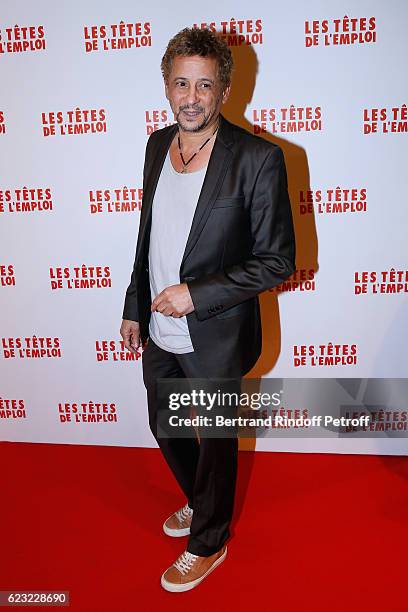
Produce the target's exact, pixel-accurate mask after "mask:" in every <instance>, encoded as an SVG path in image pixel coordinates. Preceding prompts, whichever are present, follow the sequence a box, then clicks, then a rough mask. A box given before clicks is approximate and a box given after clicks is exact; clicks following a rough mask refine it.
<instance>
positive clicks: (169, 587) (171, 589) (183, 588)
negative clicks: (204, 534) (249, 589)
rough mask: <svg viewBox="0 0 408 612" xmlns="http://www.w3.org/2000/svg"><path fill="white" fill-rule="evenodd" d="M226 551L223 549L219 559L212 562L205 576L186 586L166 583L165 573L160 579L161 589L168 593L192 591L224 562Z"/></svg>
mask: <svg viewBox="0 0 408 612" xmlns="http://www.w3.org/2000/svg"><path fill="white" fill-rule="evenodd" d="M227 550H228V549H227V547H225V551H224V552H223V553H222V555H221V557H218V559H217V560H216V561H214V563H213V564H212V566H211V567H210V568H209V569H208V570H207V571H206V572H205V574H203V576H201V577H200V578H196V580H192V581H191V582H187V583H186V584H173V583H172V582H168V581H167V580H166V579H165V578H164V574H165V573H166V572H164V573H163V574H162V577H161V579H160V583H161V585H162V587H163V589H165V590H166V591H169V592H170V593H184V591H190V590H191V589H194V587H196V586H198V585H199V584H200V582H202V581H203V580H204V578H206V577H207V576H208V575H209V574H211V572H212V571H213V570H215V568H216V567H218V566H219V565H220V564H221V563H222V562H223V561H224V559H225V557H226V556H227ZM166 571H167V570H166Z"/></svg>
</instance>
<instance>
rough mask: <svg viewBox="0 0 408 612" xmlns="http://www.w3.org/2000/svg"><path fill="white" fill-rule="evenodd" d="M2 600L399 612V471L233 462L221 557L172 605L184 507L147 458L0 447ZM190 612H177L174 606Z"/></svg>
mask: <svg viewBox="0 0 408 612" xmlns="http://www.w3.org/2000/svg"><path fill="white" fill-rule="evenodd" d="M0 448H1V464H2V470H1V506H0V519H1V522H0V525H1V531H2V537H1V568H0V570H1V573H0V590H9V589H20V590H30V589H32V590H34V589H35V590H41V589H46V590H47V589H48V590H67V591H70V596H71V606H70V608H71V609H72V610H81V611H82V610H83V611H95V612H96V611H98V612H100V611H104V610H112V611H114V612H128V611H129V612H131V611H132V612H133V611H138V610H143V611H145V610H151V611H152V612H153V611H156V610H160V611H162V610H163V611H164V610H166V611H172V610H177V611H181V610H183V609H185V610H191V611H195V610H199V611H201V610H207V611H210V612H211V611H215V610H222V609H225V610H248V612H250V611H252V610H257V609H258V610H263V609H265V610H268V611H269V610H275V611H276V612H292V611H296V612H298V611H299V612H300V611H301V612H309V611H310V612H320V611H322V612H323V611H324V612H336V611H342V612H344V610H346V611H347V612H350V611H354V610H359V611H366V610H367V611H370V612H377V611H378V612H380V611H381V612H396V611H406V610H408V596H407V594H406V591H405V586H406V570H407V551H408V523H407V519H408V459H407V458H404V457H374V456H357V455H349V456H342V455H323V454H322V455H318V454H316V455H300V454H289V453H252V452H241V453H240V464H239V487H238V492H237V503H236V511H235V520H234V524H233V537H232V538H231V540H230V541H229V551H228V552H229V554H228V557H227V559H226V561H225V563H223V564H222V565H221V566H220V567H219V568H218V569H216V570H215V572H214V573H213V574H212V575H211V576H209V577H208V579H207V580H205V581H204V582H203V583H202V584H201V585H200V586H199V587H197V588H196V589H194V590H193V591H191V592H189V593H183V594H172V593H167V592H165V591H163V590H162V589H161V587H160V583H159V578H160V574H161V573H162V571H163V570H164V569H166V567H167V566H168V565H170V564H171V563H172V562H173V561H174V560H175V558H176V557H177V556H178V554H179V553H181V552H182V550H183V544H184V542H185V541H186V539H184V538H180V539H177V540H176V539H170V538H168V537H166V536H165V535H164V534H163V533H162V531H161V524H162V522H163V520H164V519H165V518H166V517H167V516H168V515H169V514H170V513H171V512H173V511H174V510H175V509H177V508H178V507H180V505H182V504H184V503H185V500H184V499H183V497H182V496H181V495H180V493H179V491H178V489H177V487H176V484H175V482H174V481H173V477H172V475H171V474H170V472H169V470H168V468H167V466H166V465H165V464H164V461H163V459H162V457H161V454H160V451H158V450H156V449H131V448H118V447H95V446H94V447H91V446H89V447H84V446H69V445H46V444H14V443H1V446H0ZM184 605H185V606H187V607H186V608H183V607H182V606H184Z"/></svg>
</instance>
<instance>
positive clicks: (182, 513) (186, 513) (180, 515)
mask: <svg viewBox="0 0 408 612" xmlns="http://www.w3.org/2000/svg"><path fill="white" fill-rule="evenodd" d="M176 516H177V520H178V522H179V523H182V522H183V521H184V520H185V519H186V518H189V517H191V516H193V511H192V509H191V508H190V506H189V505H188V504H186V505H185V506H184V508H181V510H177V512H176Z"/></svg>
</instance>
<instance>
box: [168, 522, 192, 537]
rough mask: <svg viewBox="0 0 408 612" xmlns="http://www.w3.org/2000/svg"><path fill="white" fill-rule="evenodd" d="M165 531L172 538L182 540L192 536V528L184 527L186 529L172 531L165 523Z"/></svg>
mask: <svg viewBox="0 0 408 612" xmlns="http://www.w3.org/2000/svg"><path fill="white" fill-rule="evenodd" d="M163 531H164V533H165V534H166V535H168V536H170V537H171V538H181V537H183V536H186V535H189V534H190V527H184V529H170V527H167V525H166V523H165V522H164V523H163Z"/></svg>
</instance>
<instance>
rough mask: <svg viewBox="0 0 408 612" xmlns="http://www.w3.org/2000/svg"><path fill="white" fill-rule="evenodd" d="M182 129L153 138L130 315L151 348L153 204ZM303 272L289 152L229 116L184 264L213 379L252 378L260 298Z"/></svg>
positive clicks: (196, 340) (196, 339) (194, 335)
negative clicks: (289, 176) (287, 163)
mask: <svg viewBox="0 0 408 612" xmlns="http://www.w3.org/2000/svg"><path fill="white" fill-rule="evenodd" d="M177 129H178V126H177V124H173V125H171V126H168V127H165V128H163V129H161V130H157V131H156V132H153V133H152V134H151V135H150V137H149V139H148V142H147V145H146V155H145V164H144V170H143V200H142V210H141V216H140V226H139V235H138V240H137V247H136V256H135V262H134V267H133V272H132V275H131V279H130V284H129V287H128V289H127V291H126V298H125V304H124V309H123V318H124V319H130V320H132V321H139V323H140V331H141V337H142V342H143V343H144V342H145V341H146V339H147V337H148V333H149V320H150V305H151V300H152V296H151V295H150V286H149V269H148V250H149V239H150V227H151V217H152V215H151V210H152V201H153V196H154V192H155V189H156V186H157V182H158V179H159V176H160V172H161V169H162V166H163V162H164V159H165V156H166V154H167V151H168V149H169V147H170V143H171V141H172V139H173V137H174V135H175V133H176V130H177ZM174 223H177V218H175V219H174ZM169 231H171V228H169ZM294 271H295V238H294V231H293V221H292V213H291V207H290V201H289V196H288V190H287V176H286V168H285V161H284V157H283V153H282V149H281V148H280V147H279V146H278V145H276V144H272V143H269V142H266V141H265V140H263V139H262V138H260V137H258V136H255V135H253V134H250V133H249V132H247V131H246V130H244V129H243V128H241V127H239V126H237V125H235V124H233V123H231V122H230V121H228V120H227V119H226V118H225V117H224V116H223V115H220V125H219V129H218V133H217V136H216V140H215V143H214V147H213V150H212V152H211V157H210V160H209V163H208V168H207V172H206V175H205V178H204V183H203V187H202V190H201V193H200V197H199V200H198V203H197V207H196V210H195V213H194V217H193V222H192V226H191V230H190V234H189V236H188V240H187V244H186V248H185V251H184V255H183V259H182V262H181V266H180V283H182V282H186V283H187V285H188V288H189V291H190V294H191V298H192V300H193V304H194V307H195V310H194V311H193V312H191V313H189V314H188V315H186V318H187V324H188V328H189V332H190V336H191V341H192V344H193V347H194V350H195V351H196V352H197V355H198V357H199V358H200V359H201V361H202V364H203V378H204V377H207V376H209V377H217V376H218V377H228V376H231V377H232V376H243V375H244V374H246V373H247V372H248V371H249V370H250V369H251V368H252V367H253V366H254V365H255V363H256V361H257V360H258V358H259V356H260V353H261V347H262V330H261V319H260V308H259V299H258V294H259V293H260V292H262V291H265V290H266V289H269V288H272V287H274V286H276V285H278V284H279V283H281V282H282V281H283V280H284V279H286V278H287V277H288V276H290V275H291V274H292V273H293V272H294ZM153 297H155V296H153Z"/></svg>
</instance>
